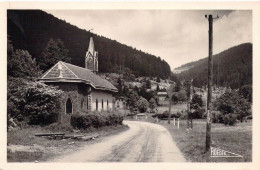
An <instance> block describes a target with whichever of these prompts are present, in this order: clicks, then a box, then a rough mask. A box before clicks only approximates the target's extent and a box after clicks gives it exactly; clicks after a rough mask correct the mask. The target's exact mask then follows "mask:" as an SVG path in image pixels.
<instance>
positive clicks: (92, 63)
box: [85, 36, 98, 73]
mask: <svg viewBox="0 0 260 170" xmlns="http://www.w3.org/2000/svg"><path fill="white" fill-rule="evenodd" d="M85 68H87V69H89V70H91V71H93V72H95V73H97V72H98V52H97V51H95V46H94V40H93V37H92V36H91V37H90V41H89V45H88V51H87V53H86V57H85Z"/></svg>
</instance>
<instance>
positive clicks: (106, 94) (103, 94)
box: [91, 91, 113, 111]
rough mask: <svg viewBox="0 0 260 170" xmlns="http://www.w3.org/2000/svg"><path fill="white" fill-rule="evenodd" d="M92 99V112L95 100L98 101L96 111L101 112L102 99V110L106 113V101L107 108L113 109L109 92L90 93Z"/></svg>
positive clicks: (94, 107)
mask: <svg viewBox="0 0 260 170" xmlns="http://www.w3.org/2000/svg"><path fill="white" fill-rule="evenodd" d="M91 97H92V103H91V104H92V107H91V110H92V111H96V100H98V111H101V110H102V99H103V110H105V111H107V109H108V108H107V101H108V107H109V108H110V109H112V108H113V96H112V94H111V93H109V92H105V91H92V92H91Z"/></svg>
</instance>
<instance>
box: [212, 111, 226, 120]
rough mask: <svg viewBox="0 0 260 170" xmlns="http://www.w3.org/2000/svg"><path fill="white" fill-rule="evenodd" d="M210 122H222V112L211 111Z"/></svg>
mask: <svg viewBox="0 0 260 170" xmlns="http://www.w3.org/2000/svg"><path fill="white" fill-rule="evenodd" d="M211 114H212V122H213V123H223V119H224V117H223V114H222V113H221V112H220V111H212V112H211Z"/></svg>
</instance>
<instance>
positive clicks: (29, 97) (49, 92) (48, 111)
mask: <svg viewBox="0 0 260 170" xmlns="http://www.w3.org/2000/svg"><path fill="white" fill-rule="evenodd" d="M62 93H63V91H61V90H58V89H57V88H56V87H52V86H48V85H46V84H44V83H41V82H29V83H27V85H26V87H25V94H26V95H25V98H24V100H25V101H26V102H25V103H26V104H25V106H24V108H23V113H24V115H25V116H26V117H27V118H28V120H29V122H28V123H29V124H33V125H48V124H51V123H54V122H56V121H57V119H58V114H59V110H60V109H59V108H60V105H59V97H60V95H61V94H62Z"/></svg>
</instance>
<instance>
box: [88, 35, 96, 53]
mask: <svg viewBox="0 0 260 170" xmlns="http://www.w3.org/2000/svg"><path fill="white" fill-rule="evenodd" d="M88 51H89V52H91V54H92V55H94V52H95V48H94V41H93V37H90V41H89V45H88Z"/></svg>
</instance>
